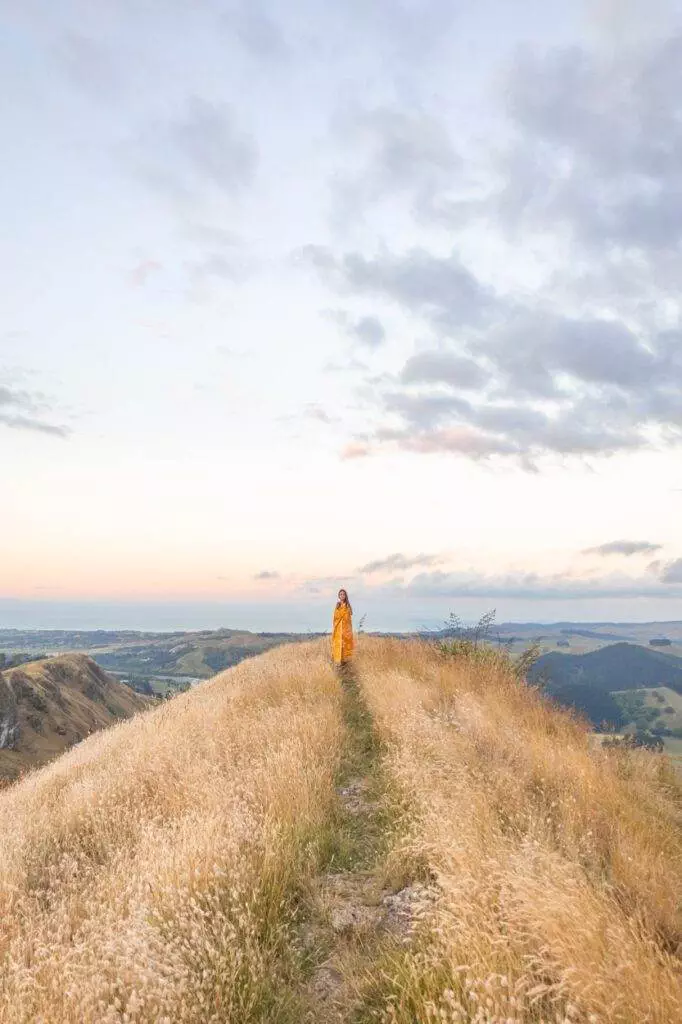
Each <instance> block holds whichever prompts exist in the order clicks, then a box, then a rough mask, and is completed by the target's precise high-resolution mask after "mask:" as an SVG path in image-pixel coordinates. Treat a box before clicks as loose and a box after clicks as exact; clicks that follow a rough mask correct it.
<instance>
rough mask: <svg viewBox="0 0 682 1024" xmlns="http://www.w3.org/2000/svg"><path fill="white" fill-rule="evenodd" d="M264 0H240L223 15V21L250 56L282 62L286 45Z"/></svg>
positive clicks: (285, 52)
mask: <svg viewBox="0 0 682 1024" xmlns="http://www.w3.org/2000/svg"><path fill="white" fill-rule="evenodd" d="M268 6H269V5H268V4H266V3H264V2H263V0H240V2H238V3H236V4H235V5H234V6H233V7H232V9H231V10H229V11H227V12H226V13H225V14H224V16H223V24H224V25H225V27H226V28H227V30H228V32H229V33H230V34H234V35H235V36H236V37H237V39H239V41H240V43H241V44H242V46H244V48H245V49H246V50H248V52H249V53H251V54H252V56H254V57H257V58H259V59H261V60H265V61H269V62H272V61H281V60H283V59H284V58H286V57H287V56H288V55H289V47H288V45H287V42H286V39H285V38H284V34H283V32H282V29H281V27H280V25H279V24H278V23H277V22H276V21H275V19H274V17H273V15H272V13H271V11H270V10H269V9H268Z"/></svg>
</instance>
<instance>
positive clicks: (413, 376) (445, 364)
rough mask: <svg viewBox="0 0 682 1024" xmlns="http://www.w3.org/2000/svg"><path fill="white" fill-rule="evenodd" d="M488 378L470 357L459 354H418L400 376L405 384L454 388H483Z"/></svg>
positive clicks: (443, 352)
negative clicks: (443, 385) (440, 385)
mask: <svg viewBox="0 0 682 1024" xmlns="http://www.w3.org/2000/svg"><path fill="white" fill-rule="evenodd" d="M488 379H489V374H488V373H487V372H486V370H485V369H484V368H483V367H482V366H480V365H479V364H478V363H476V362H474V360H473V359H471V358H469V357H468V356H462V355H460V354H459V353H457V352H447V351H444V350H441V349H439V350H432V351H428V352H419V353H417V355H414V356H412V357H411V358H410V359H408V360H407V362H406V363H405V365H404V367H403V369H402V372H401V374H400V381H401V383H403V384H445V385H448V386H451V387H455V388H465V389H468V388H480V387H482V386H483V385H484V384H485V383H486V381H487V380H488Z"/></svg>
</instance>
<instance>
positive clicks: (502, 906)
mask: <svg viewBox="0 0 682 1024" xmlns="http://www.w3.org/2000/svg"><path fill="white" fill-rule="evenodd" d="M360 676H361V678H362V679H363V681H364V686H365V690H366V694H367V699H368V703H369V706H370V708H371V709H372V711H373V713H374V715H375V718H376V721H377V726H378V729H379V733H380V735H382V736H383V738H384V742H385V743H386V747H387V753H386V761H387V765H388V767H389V769H390V771H391V772H392V774H393V777H394V779H395V780H396V781H397V783H398V784H399V786H400V787H401V789H402V791H403V793H404V795H405V799H406V801H408V802H409V804H410V805H411V808H412V818H411V823H410V826H409V828H408V830H407V833H406V835H405V836H404V838H403V840H402V842H401V843H400V842H399V843H398V845H397V847H396V850H395V851H394V856H395V857H396V858H398V859H401V858H402V859H403V860H404V861H405V862H408V863H409V861H412V862H413V863H414V865H415V870H416V869H417V868H418V867H419V865H421V869H422V870H426V871H428V872H430V873H431V875H432V876H433V877H434V878H435V880H436V882H437V885H438V887H439V889H440V898H439V899H438V900H437V902H436V903H435V905H434V906H433V907H425V908H424V922H423V929H422V933H421V939H420V941H419V942H418V943H417V946H416V947H415V948H413V949H410V950H407V951H402V952H400V953H396V954H395V955H393V956H390V957H389V958H388V959H387V962H386V964H385V966H384V970H383V973H382V974H381V975H380V980H379V981H376V980H374V981H371V982H369V992H370V996H371V997H372V998H373V1000H374V1007H375V1013H376V1014H377V1016H375V1017H374V1018H372V1017H370V1016H369V1015H368V1016H367V1017H366V1019H367V1020H370V1019H383V1020H387V1021H389V1020H390V1021H395V1022H399V1024H411V1022H413V1021H415V1020H419V1021H422V1020H424V1021H428V1020H446V1021H453V1022H454V1021H481V1022H485V1021H490V1022H493V1021H494V1022H499V1021H508V1020H512V1021H515V1022H530V1021H537V1022H540V1021H565V1022H569V1021H580V1022H586V1021H594V1022H599V1024H602V1022H618V1024H642V1022H645V1021H646V1022H649V1024H654V1022H655V1024H670V1022H672V1021H675V1020H680V1019H682V984H681V980H680V967H681V963H680V960H679V957H678V955H677V952H676V951H679V950H680V942H681V940H682V913H681V910H680V908H681V906H682V787H681V786H680V782H679V780H678V779H677V778H676V776H675V774H674V773H673V772H672V770H671V769H670V767H669V766H668V765H667V762H666V761H665V759H663V758H661V757H656V756H655V755H651V754H646V753H636V754H627V755H625V756H623V755H614V754H609V753H607V752H605V751H601V750H599V749H592V748H591V745H590V742H589V735H588V732H587V728H586V727H585V726H583V725H582V724H580V723H579V722H577V721H576V720H575V719H573V718H572V717H570V715H569V714H568V713H562V712H560V711H558V710H556V709H555V708H553V707H552V706H550V705H549V704H547V703H546V702H544V701H543V700H542V699H541V698H540V697H539V696H538V695H537V694H536V693H535V692H534V691H533V690H531V689H529V688H527V687H525V686H524V685H522V684H519V683H518V681H517V680H516V679H515V677H514V675H513V673H512V672H511V670H510V668H509V666H508V664H506V663H505V661H504V659H501V658H500V657H499V656H498V655H496V654H495V653H494V652H483V653H482V654H481V655H479V656H476V657H473V658H466V657H465V658H462V659H460V660H458V661H452V660H450V661H448V660H444V659H442V658H441V659H439V658H438V657H437V656H436V655H435V654H434V653H433V652H432V651H428V650H427V649H426V648H424V647H423V646H420V645H417V644H415V645H411V646H410V647H406V645H404V644H403V645H401V644H396V643H391V642H383V643H375V644H373V645H372V646H371V647H364V649H363V651H362V655H361V659H360ZM372 994H373V995H372ZM382 1014H383V1016H382Z"/></svg>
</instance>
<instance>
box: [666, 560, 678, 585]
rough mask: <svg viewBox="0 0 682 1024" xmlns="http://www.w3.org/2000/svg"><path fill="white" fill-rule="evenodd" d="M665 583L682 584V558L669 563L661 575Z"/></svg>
mask: <svg viewBox="0 0 682 1024" xmlns="http://www.w3.org/2000/svg"><path fill="white" fill-rule="evenodd" d="M661 581H662V582H663V583H682V558H676V559H675V561H674V562H669V563H668V565H666V566H665V568H664V570H663V572H662V573H661Z"/></svg>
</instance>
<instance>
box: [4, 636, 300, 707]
mask: <svg viewBox="0 0 682 1024" xmlns="http://www.w3.org/2000/svg"><path fill="white" fill-rule="evenodd" d="M312 635H313V634H300V633H251V632H247V631H244V630H235V629H220V630H203V631H198V632H186V633H185V632H175V633H148V632H135V631H130V630H120V631H119V630H93V631H74V630H15V629H0V652H3V651H4V652H6V657H11V656H12V655H16V654H17V653H19V652H21V653H24V654H26V656H29V657H30V656H31V655H32V656H33V657H35V656H37V655H39V654H49V655H54V654H58V653H60V652H72V651H82V652H87V654H88V655H89V656H90V657H91V658H92V659H93V660H94V661H95V662H97V664H98V665H100V666H101V667H102V668H103V669H106V671H107V672H110V673H112V674H114V675H116V676H117V677H118V678H119V679H120V680H121V681H123V682H125V683H127V684H128V685H130V686H132V687H133V688H134V689H136V690H138V691H139V692H141V693H146V694H148V695H151V694H163V695H165V694H170V693H174V692H177V691H179V690H185V689H187V688H188V687H189V686H190V685H191V684H192V683H194V682H199V681H200V680H202V679H208V678H210V677H211V676H213V675H215V674H216V673H217V672H222V671H223V669H226V668H231V667H232V666H233V665H237V664H239V662H240V661H243V660H244V659H245V658H250V657H253V656H255V655H257V654H262V653H264V652H265V651H268V650H270V649H271V648H273V647H277V646H279V645H280V644H285V643H295V642H297V641H301V640H307V639H310V637H311V636H312ZM0 658H1V655H0Z"/></svg>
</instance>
